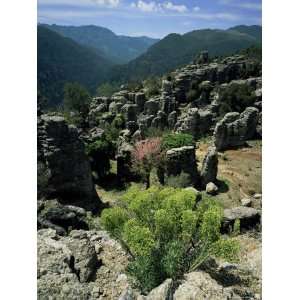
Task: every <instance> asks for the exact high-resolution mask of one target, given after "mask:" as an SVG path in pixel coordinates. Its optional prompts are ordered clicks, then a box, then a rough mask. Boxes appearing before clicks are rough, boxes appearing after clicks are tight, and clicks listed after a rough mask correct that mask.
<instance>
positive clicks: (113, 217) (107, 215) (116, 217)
mask: <svg viewBox="0 0 300 300" xmlns="http://www.w3.org/2000/svg"><path fill="white" fill-rule="evenodd" d="M127 220H128V214H127V212H126V210H125V209H123V208H121V207H113V208H105V209H104V210H103V211H102V214H101V224H102V225H103V226H104V227H105V228H106V230H108V231H109V232H110V233H111V234H112V235H113V236H114V237H120V236H121V233H122V230H123V226H124V224H125V222H126V221H127Z"/></svg>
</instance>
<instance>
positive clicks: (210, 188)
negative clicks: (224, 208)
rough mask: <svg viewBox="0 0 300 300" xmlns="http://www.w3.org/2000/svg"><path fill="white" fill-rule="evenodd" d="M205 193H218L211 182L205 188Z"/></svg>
mask: <svg viewBox="0 0 300 300" xmlns="http://www.w3.org/2000/svg"><path fill="white" fill-rule="evenodd" d="M205 191H206V193H207V194H210V195H216V194H217V193H218V187H217V186H216V185H215V184H214V183H213V182H209V183H208V184H207V185H206V187H205Z"/></svg>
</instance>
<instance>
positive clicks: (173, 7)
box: [163, 2, 188, 13]
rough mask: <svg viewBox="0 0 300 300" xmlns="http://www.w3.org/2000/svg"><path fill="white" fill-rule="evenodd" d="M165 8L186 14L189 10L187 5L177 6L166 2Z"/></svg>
mask: <svg viewBox="0 0 300 300" xmlns="http://www.w3.org/2000/svg"><path fill="white" fill-rule="evenodd" d="M163 7H164V8H165V9H167V10H174V11H177V12H180V13H182V12H186V11H187V10H188V9H187V7H186V6H185V5H176V4H173V3H172V2H165V3H163Z"/></svg>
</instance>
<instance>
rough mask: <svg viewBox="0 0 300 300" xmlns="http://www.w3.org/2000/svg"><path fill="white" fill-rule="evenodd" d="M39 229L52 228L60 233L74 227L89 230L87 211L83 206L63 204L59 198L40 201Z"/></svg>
mask: <svg viewBox="0 0 300 300" xmlns="http://www.w3.org/2000/svg"><path fill="white" fill-rule="evenodd" d="M39 203H40V205H38V218H37V221H38V229H40V228H52V229H55V230H56V232H57V233H58V234H60V235H66V234H67V233H68V231H69V230H72V229H85V230H87V229H88V228H89V227H88V224H87V223H86V211H85V210H84V209H83V208H81V207H76V206H72V205H62V204H60V203H59V202H58V201H57V200H46V201H39Z"/></svg>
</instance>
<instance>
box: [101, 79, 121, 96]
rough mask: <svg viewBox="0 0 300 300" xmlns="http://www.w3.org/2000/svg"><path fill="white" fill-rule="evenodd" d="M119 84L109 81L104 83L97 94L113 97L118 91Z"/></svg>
mask: <svg viewBox="0 0 300 300" xmlns="http://www.w3.org/2000/svg"><path fill="white" fill-rule="evenodd" d="M118 89H119V86H118V85H117V84H112V83H109V82H106V83H102V84H101V85H100V86H99V87H98V88H97V90H96V95H97V96H105V97H111V96H112V95H113V94H114V93H115V92H117V91H118Z"/></svg>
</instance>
